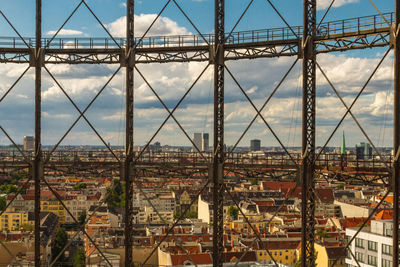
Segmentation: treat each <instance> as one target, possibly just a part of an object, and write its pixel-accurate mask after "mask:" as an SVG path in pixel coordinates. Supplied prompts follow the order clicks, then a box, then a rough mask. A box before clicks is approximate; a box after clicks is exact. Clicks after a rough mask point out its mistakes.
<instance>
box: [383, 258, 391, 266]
mask: <svg viewBox="0 0 400 267" xmlns="http://www.w3.org/2000/svg"><path fill="white" fill-rule="evenodd" d="M382 267H392V262H391V261H390V260H385V259H382Z"/></svg>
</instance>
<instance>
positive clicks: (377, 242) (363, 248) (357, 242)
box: [346, 220, 393, 267]
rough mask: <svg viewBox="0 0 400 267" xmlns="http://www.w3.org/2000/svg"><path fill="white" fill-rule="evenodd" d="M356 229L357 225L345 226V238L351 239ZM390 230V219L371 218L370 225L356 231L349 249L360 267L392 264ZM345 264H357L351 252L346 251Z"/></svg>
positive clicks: (381, 266)
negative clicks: (352, 226) (378, 219)
mask: <svg viewBox="0 0 400 267" xmlns="http://www.w3.org/2000/svg"><path fill="white" fill-rule="evenodd" d="M357 231H358V228H357V227H355V228H347V229H346V237H347V240H351V238H352V237H353V236H354V235H355V234H356V233H357ZM392 231H393V223H392V220H381V221H377V220H373V221H371V226H370V227H364V228H363V229H362V230H361V231H360V232H359V233H358V235H357V237H356V238H355V239H354V241H353V242H352V243H351V244H350V246H349V249H350V250H351V252H352V253H353V255H354V256H355V258H356V259H357V261H358V262H359V264H360V266H361V267H364V266H365V267H367V266H377V267H389V266H392V253H393V247H392V242H393V241H392ZM346 264H347V266H348V267H354V266H358V265H357V263H356V261H355V260H354V259H353V257H352V256H351V253H347V255H346Z"/></svg>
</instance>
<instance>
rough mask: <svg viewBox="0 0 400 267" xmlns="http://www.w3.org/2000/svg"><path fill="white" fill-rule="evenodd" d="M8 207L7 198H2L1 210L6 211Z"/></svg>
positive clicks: (0, 202)
mask: <svg viewBox="0 0 400 267" xmlns="http://www.w3.org/2000/svg"><path fill="white" fill-rule="evenodd" d="M6 206H7V199H6V197H0V210H4V209H5V208H6Z"/></svg>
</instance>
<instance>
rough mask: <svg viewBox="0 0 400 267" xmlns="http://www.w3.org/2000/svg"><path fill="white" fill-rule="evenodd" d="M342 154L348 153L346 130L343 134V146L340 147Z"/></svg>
mask: <svg viewBox="0 0 400 267" xmlns="http://www.w3.org/2000/svg"><path fill="white" fill-rule="evenodd" d="M340 154H341V155H345V154H346V141H345V138H344V131H343V136H342V146H341V147H340Z"/></svg>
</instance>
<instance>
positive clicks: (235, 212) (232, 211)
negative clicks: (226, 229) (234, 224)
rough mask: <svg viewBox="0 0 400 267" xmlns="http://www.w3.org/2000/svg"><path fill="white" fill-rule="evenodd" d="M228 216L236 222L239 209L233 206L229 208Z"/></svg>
mask: <svg viewBox="0 0 400 267" xmlns="http://www.w3.org/2000/svg"><path fill="white" fill-rule="evenodd" d="M228 215H229V216H231V217H232V219H234V220H237V219H238V216H239V209H238V208H236V207H234V206H229V208H228Z"/></svg>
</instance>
